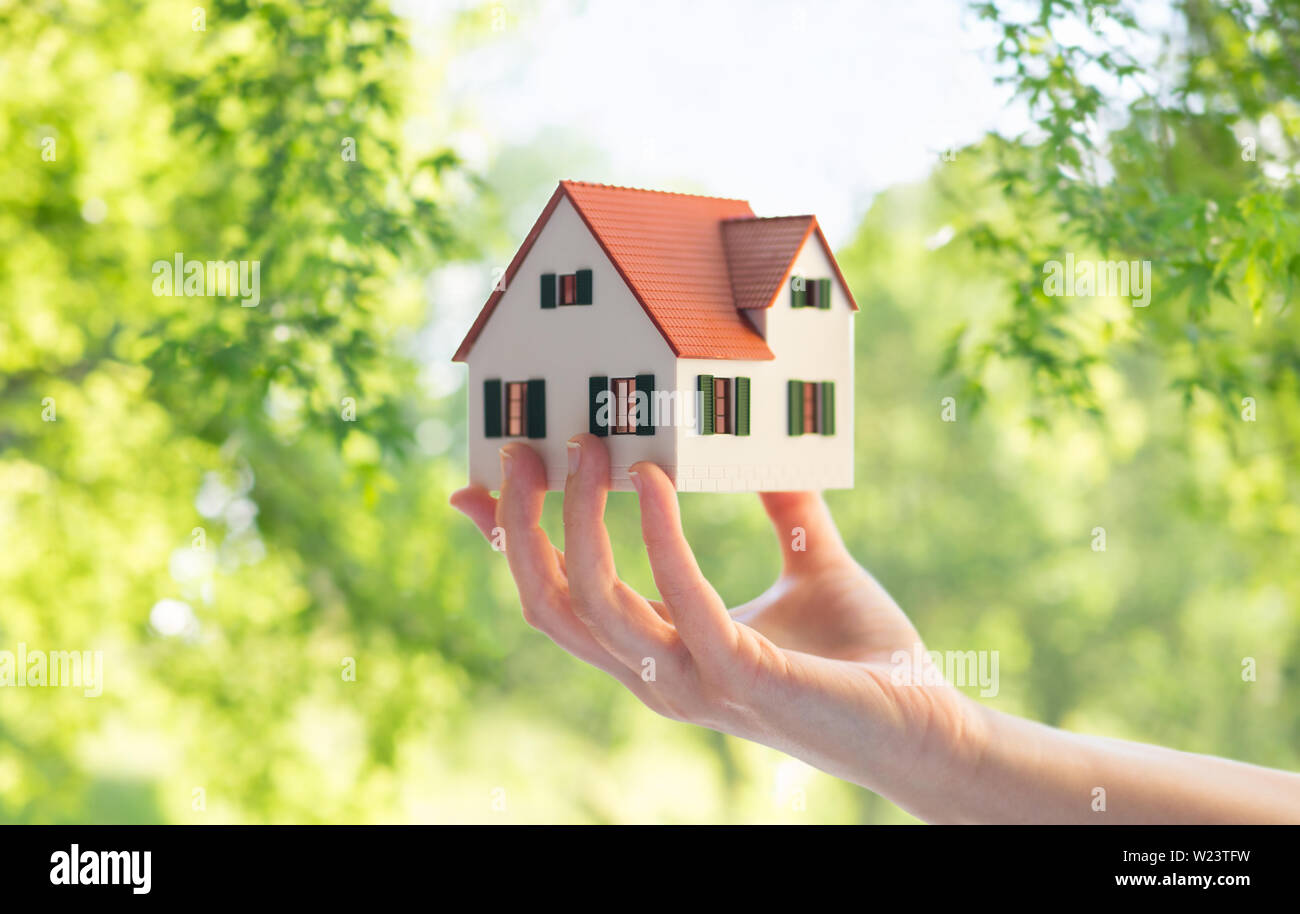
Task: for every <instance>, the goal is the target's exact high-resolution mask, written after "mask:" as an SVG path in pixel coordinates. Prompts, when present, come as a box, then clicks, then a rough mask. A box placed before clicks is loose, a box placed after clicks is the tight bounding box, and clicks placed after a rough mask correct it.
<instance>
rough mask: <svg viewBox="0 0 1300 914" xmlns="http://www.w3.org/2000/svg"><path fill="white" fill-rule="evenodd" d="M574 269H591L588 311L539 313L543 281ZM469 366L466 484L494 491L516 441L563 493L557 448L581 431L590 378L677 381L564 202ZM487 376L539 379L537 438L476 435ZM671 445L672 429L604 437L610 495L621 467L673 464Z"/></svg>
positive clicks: (564, 466) (634, 304)
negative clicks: (542, 416) (541, 429)
mask: <svg viewBox="0 0 1300 914" xmlns="http://www.w3.org/2000/svg"><path fill="white" fill-rule="evenodd" d="M580 269H590V270H591V271H592V301H593V304H591V305H558V306H557V307H555V308H553V309H543V308H542V307H541V303H540V293H539V288H540V285H541V276H542V274H543V273H557V274H564V273H573V272H576V271H577V270H580ZM467 362H468V364H469V423H468V424H469V476H470V482H471V483H473V484H476V485H481V486H485V487H487V488H488V489H493V490H495V489H499V488H500V483H501V465H500V456H499V453H498V452H499V450H500V448H501V447H502V445H504V444H506V443H508V442H511V441H522V442H523V443H525V444H527V445H529V446H530V447H532V448H533V449H534V450H535V451H537V453H538V454H539V455H540V456H541V458H542V461H543V463H544V464H545V465H546V476H547V487H548V488H550V489H563V488H564V480H565V477H566V475H567V473H568V458H567V454H566V447H565V442H566V441H567V440H568V439H569V438H571V437H572V436H573V435H576V434H578V433H580V432H585V431H588V430H589V425H590V416H589V406H588V403H589V394H588V379H589V378H591V377H592V376H593V375H605V376H609V377H632V376H634V375H638V374H653V375H654V376H655V379H656V385H658V386H664V387H666V386H667V385H668V384H669V383H670V382H671V380H672V379H673V378H674V377H675V376H676V357H675V356H674V355H673V353H672V350H671V349H669V348H668V344H667V342H665V340H664V338H663V336H662V335H661V334H660V333H659V330H658V329H657V328H656V327H655V326H654V324H652V323H651V322H650V318H649V317H648V316H647V315H646V313H645V310H644V309H643V308H642V307H641V305H640V303H639V302H638V301H637V300H636V298H635V297H634V296H633V295H632V292H631V290H629V289H628V287H627V285H626V284H625V283H624V282H623V279H622V277H621V276H619V274H618V271H617V270H615V269H614V266H613V264H612V263H611V262H610V261H609V258H608V257H606V256H605V253H604V251H603V250H601V248H600V245H599V244H598V243H597V242H596V239H595V238H594V237H592V235H591V232H590V231H588V229H587V227H586V225H585V224H584V223H583V221H582V218H581V217H580V216H579V215H578V213H577V211H576V210H574V208H573V204H572V203H570V202H569V200H568V199H567V198H563V199H561V200H560V202H559V204H558V205H557V206H556V208H555V210H554V211H553V212H552V214H551V217H550V220H549V221H548V222H547V224H546V226H545V227H544V228H543V230H542V232H541V233H540V235H539V237H538V238H537V240H536V241H535V242H534V244H533V247H532V249H531V250H529V252H528V254H527V255H526V256H525V258H524V260H523V263H522V264H520V268H519V270H518V271H517V272H516V274H515V276H514V279H513V280H512V281H511V282H510V284H509V286H508V287H507V289H506V291H505V293H504V294H503V295H502V297H501V300H500V301H499V302H498V303H497V307H496V309H495V310H494V311H493V313H492V315H491V317H490V318H489V319H488V321H487V324H486V325H485V326H484V327H483V330H482V332H481V333H480V334H479V337H478V339H477V340H475V341H474V343H473V345H472V347H471V348H470V352H469V356H468V358H467ZM488 378H496V379H499V380H500V381H501V382H502V384H503V385H504V384H505V383H506V382H509V381H528V380H532V379H535V378H544V379H545V380H546V437H545V438H541V439H532V438H514V437H501V438H488V437H486V436H485V435H484V411H483V381H484V379H488ZM676 441H677V436H676V435H675V434H674V433H673V429H671V428H659V429H656V431H655V434H654V435H611V436H609V437H607V438H605V442H606V444H607V445H608V447H609V451H610V463H611V466H612V472H611V477H612V482H613V484H614V488H616V489H623V490H626V489H629V488H631V486H630V484H629V481H628V476H627V468H628V466H630V465H631V464H633V463H635V462H637V461H638V460H652V461H654V462H655V463H658V464H660V465H661V466H664V467H673V466H675V464H676Z"/></svg>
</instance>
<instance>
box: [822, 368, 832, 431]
mask: <svg viewBox="0 0 1300 914" xmlns="http://www.w3.org/2000/svg"><path fill="white" fill-rule="evenodd" d="M822 434H823V435H833V434H835V382H834V381H822Z"/></svg>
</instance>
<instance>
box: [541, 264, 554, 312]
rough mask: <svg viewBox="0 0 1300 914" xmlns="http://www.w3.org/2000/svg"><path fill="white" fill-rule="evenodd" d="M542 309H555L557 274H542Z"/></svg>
mask: <svg viewBox="0 0 1300 914" xmlns="http://www.w3.org/2000/svg"><path fill="white" fill-rule="evenodd" d="M542 307H543V308H554V307H555V274H554V273H543V274H542Z"/></svg>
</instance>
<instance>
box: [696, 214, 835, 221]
mask: <svg viewBox="0 0 1300 914" xmlns="http://www.w3.org/2000/svg"><path fill="white" fill-rule="evenodd" d="M816 218H817V217H816V216H815V215H814V214H813V213H802V214H798V215H794V216H728V217H727V218H726V219H721V220H719V221H720V222H777V221H780V220H781V219H813V220H816Z"/></svg>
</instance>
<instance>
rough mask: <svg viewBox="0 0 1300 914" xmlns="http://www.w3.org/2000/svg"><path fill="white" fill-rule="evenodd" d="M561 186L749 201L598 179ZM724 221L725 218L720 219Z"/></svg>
mask: <svg viewBox="0 0 1300 914" xmlns="http://www.w3.org/2000/svg"><path fill="white" fill-rule="evenodd" d="M560 184H561V185H563V186H566V187H567V186H568V185H571V184H572V185H574V186H577V187H597V188H600V189H601V190H631V191H636V192H637V193H641V194H661V195H663V196H668V197H695V198H696V199H698V200H726V201H727V202H729V203H744V204H745V205H746V206H748V205H749V201H748V200H745V199H742V198H740V197H715V196H713V195H711V194H688V193H686V192H685V191H680V190H658V189H656V188H653V187H628V186H627V185H625V184H602V183H600V182H599V181H575V180H573V179H572V178H568V179H565V180H563V181H561V182H560ZM722 221H726V220H722Z"/></svg>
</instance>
